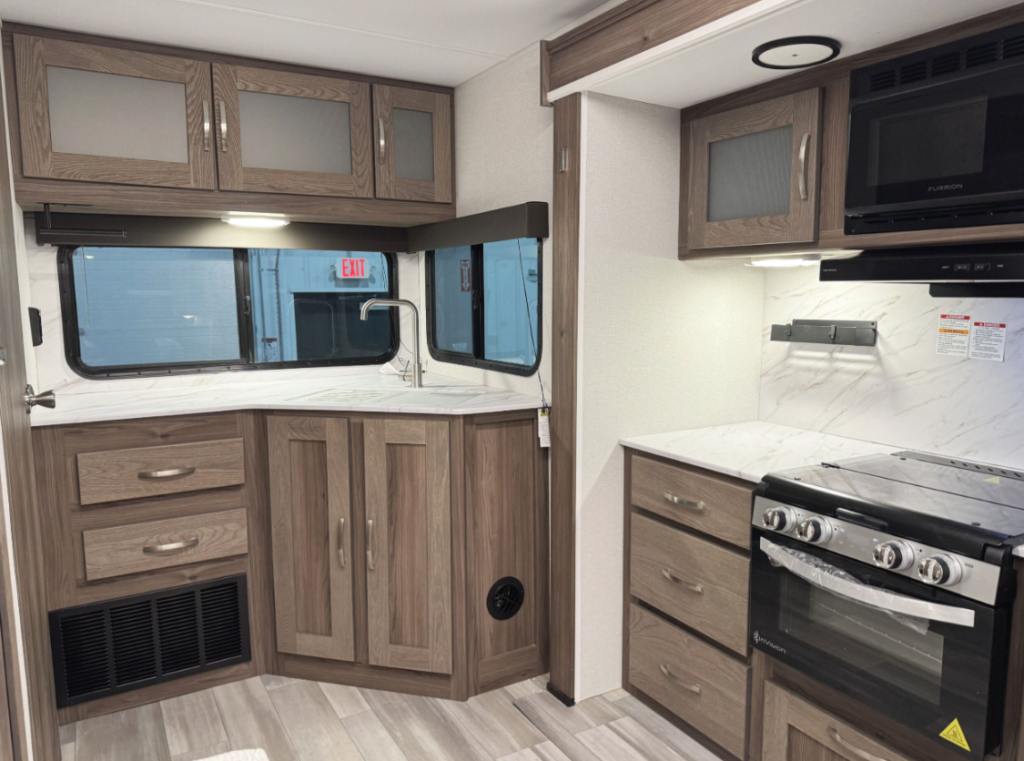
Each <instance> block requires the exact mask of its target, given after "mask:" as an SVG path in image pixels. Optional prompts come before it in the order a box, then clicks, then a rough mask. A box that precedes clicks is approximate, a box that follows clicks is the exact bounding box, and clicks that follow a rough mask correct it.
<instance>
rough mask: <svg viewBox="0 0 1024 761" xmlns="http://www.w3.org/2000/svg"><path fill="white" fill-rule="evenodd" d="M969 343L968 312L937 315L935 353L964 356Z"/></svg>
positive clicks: (969, 317)
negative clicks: (937, 335)
mask: <svg viewBox="0 0 1024 761" xmlns="http://www.w3.org/2000/svg"><path fill="white" fill-rule="evenodd" d="M970 343H971V316H970V315H969V314H943V315H939V338H938V341H936V343H935V353H936V354H942V355H944V356H947V357H966V356H967V349H968V347H969V346H970Z"/></svg>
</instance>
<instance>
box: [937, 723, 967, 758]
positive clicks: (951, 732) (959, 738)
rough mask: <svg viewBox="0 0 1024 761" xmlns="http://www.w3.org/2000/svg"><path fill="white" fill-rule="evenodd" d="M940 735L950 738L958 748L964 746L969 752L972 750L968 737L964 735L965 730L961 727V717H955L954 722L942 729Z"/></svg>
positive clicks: (944, 738)
mask: <svg viewBox="0 0 1024 761" xmlns="http://www.w3.org/2000/svg"><path fill="white" fill-rule="evenodd" d="M939 737H941V738H942V739H943V740H948V741H949V742H951V743H953V745H955V746H956V747H958V748H963V749H964V750H966V751H968V752H970V750H971V746H970V745H968V744H967V738H966V737H964V730H963V729H962V728H961V727H960V719H953V722H952V723H951V724H950V725H949V726H948V727H946V728H945V729H944V730H942V734H940V735H939Z"/></svg>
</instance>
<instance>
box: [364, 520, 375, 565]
mask: <svg viewBox="0 0 1024 761" xmlns="http://www.w3.org/2000/svg"><path fill="white" fill-rule="evenodd" d="M366 567H367V568H369V569H370V570H371V571H373V570H376V569H375V568H374V567H373V519H370V520H368V521H366Z"/></svg>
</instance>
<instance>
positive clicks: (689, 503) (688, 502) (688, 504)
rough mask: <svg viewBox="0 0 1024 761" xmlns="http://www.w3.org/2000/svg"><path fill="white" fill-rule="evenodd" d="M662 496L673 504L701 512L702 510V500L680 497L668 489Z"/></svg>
mask: <svg viewBox="0 0 1024 761" xmlns="http://www.w3.org/2000/svg"><path fill="white" fill-rule="evenodd" d="M664 497H665V499H666V500H667V501H669V502H671V503H672V504H673V505H679V506H680V507H685V508H687V509H689V510H696V511H697V512H701V511H703V510H704V503H703V502H695V501H693V500H692V499H683V498H682V497H677V496H676V495H675V494H673V493H672V492H670V491H667V492H665V494H664Z"/></svg>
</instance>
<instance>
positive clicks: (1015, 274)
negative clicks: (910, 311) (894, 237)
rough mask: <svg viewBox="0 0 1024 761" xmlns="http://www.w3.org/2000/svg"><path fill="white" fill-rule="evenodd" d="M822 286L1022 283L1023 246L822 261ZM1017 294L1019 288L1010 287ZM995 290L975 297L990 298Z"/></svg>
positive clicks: (899, 251) (892, 252)
mask: <svg viewBox="0 0 1024 761" xmlns="http://www.w3.org/2000/svg"><path fill="white" fill-rule="evenodd" d="M821 282H823V283H850V282H879V283H928V284H933V283H935V284H954V285H968V284H969V285H978V286H991V285H995V284H1006V283H1024V242H1014V243H987V244H974V245H959V246H928V247H921V248H889V249H877V250H874V251H865V252H863V253H862V254H861V255H860V256H856V257H853V258H852V259H828V260H825V261H823V262H822V263H821ZM1014 288H1016V289H1018V290H1020V289H1021V288H1022V286H1014ZM995 292H996V291H995V290H991V291H981V290H979V293H991V294H993V295H994V294H995Z"/></svg>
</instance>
